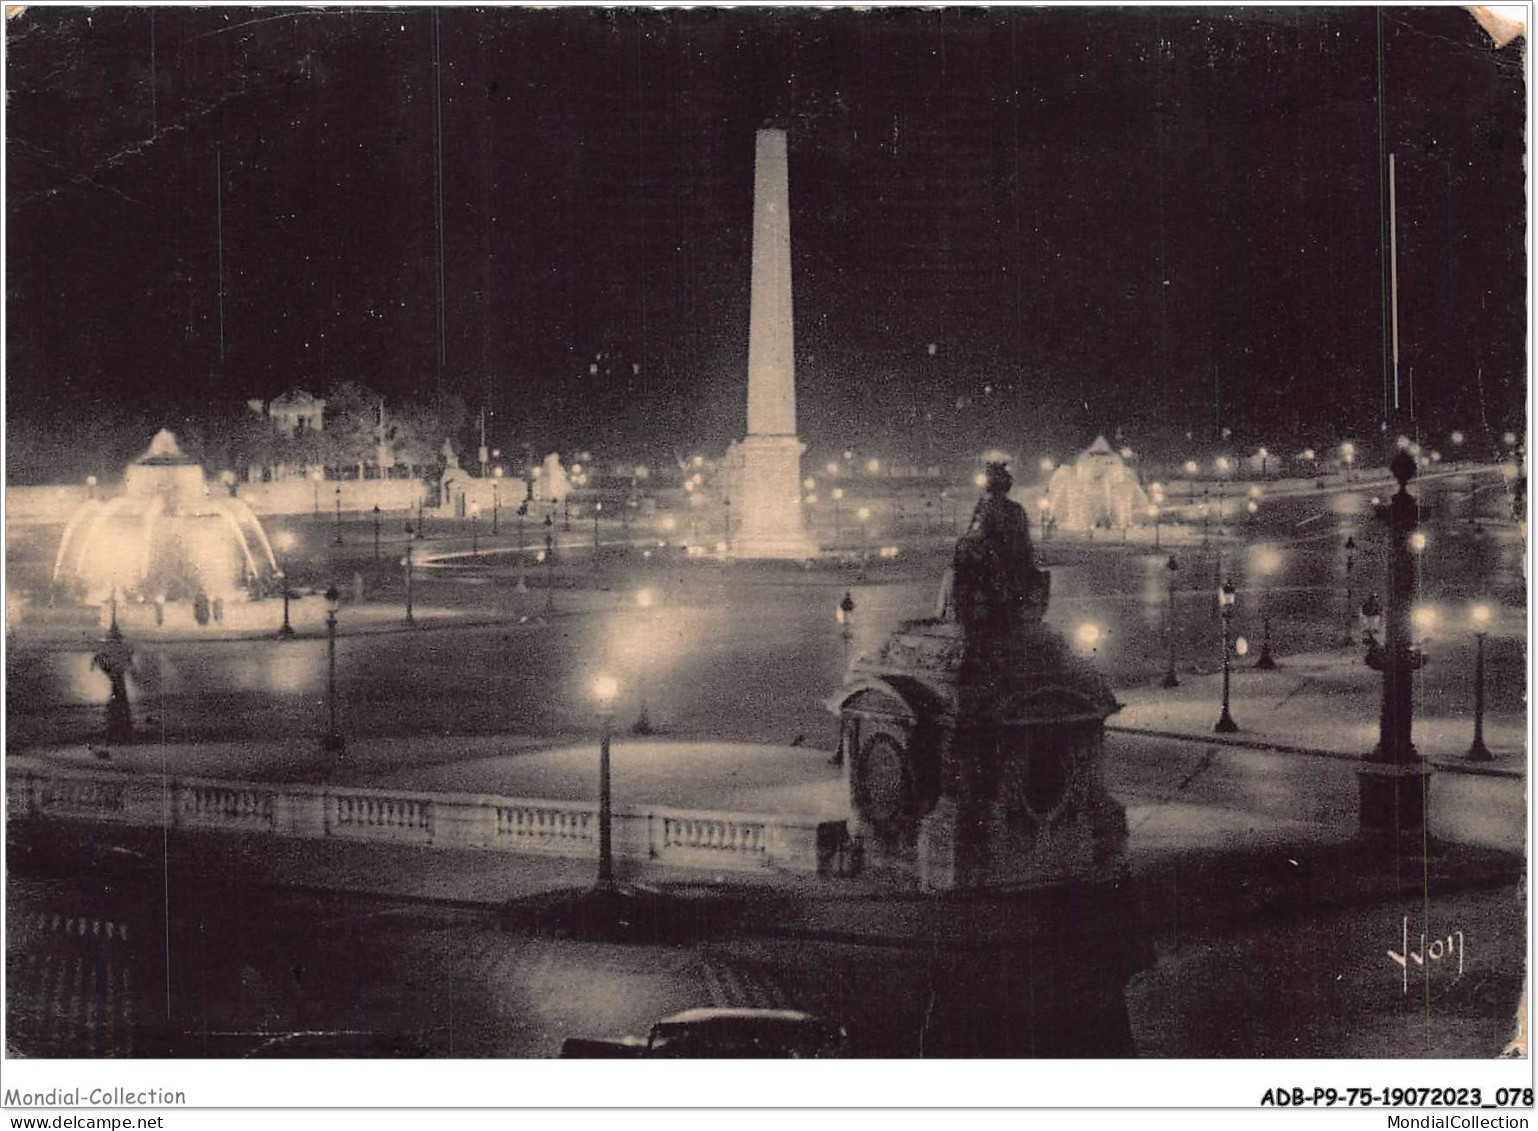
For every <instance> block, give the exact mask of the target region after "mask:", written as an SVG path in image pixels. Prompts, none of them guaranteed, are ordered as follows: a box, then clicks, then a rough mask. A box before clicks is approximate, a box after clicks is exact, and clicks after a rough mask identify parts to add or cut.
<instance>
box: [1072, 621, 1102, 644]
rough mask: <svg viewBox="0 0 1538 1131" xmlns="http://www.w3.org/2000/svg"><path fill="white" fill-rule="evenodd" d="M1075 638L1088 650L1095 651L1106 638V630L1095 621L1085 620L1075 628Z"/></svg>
mask: <svg viewBox="0 0 1538 1131" xmlns="http://www.w3.org/2000/svg"><path fill="white" fill-rule="evenodd" d="M1073 638H1074V640H1076V641H1078V644H1079V647H1080V648H1083V649H1084V650H1085V651H1086V652H1093V651H1094V650H1095V649H1096V648H1097V647H1099V645H1100V641H1101V640H1103V639H1104V638H1105V630H1104V629H1102V628H1101V627H1100V626H1099V625H1098V624H1095V623H1094V622H1093V621H1085V622H1084V623H1083V624H1081V625H1079V627H1078V628H1076V629H1074V630H1073Z"/></svg>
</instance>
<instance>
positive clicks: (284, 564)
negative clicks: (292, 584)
mask: <svg viewBox="0 0 1538 1131" xmlns="http://www.w3.org/2000/svg"><path fill="white" fill-rule="evenodd" d="M273 541H274V542H276V543H277V545H278V553H279V554H280V555H281V557H280V558H279V561H278V576H279V577H280V578H282V579H283V625H282V627H280V628H279V629H278V638H279V639H282V640H286V639H288V638H289V637H290V636H293V635H294V626H293V625H292V624H290V623H289V621H288V602H289V598H290V597H291V596H292V592H291V590H290V589H289V586H288V557H289V552H290V551H291V550H292V549H293V548H294V535H293V534H292V533H291V532H290V531H287V530H285V531H283V532H282V533H280V534H279V535H278V536H277V537H276V538H275V539H273Z"/></svg>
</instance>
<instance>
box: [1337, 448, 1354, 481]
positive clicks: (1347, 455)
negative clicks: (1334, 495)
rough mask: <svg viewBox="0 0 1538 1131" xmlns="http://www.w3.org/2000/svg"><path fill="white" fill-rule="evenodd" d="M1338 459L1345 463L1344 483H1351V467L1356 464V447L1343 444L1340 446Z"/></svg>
mask: <svg viewBox="0 0 1538 1131" xmlns="http://www.w3.org/2000/svg"><path fill="white" fill-rule="evenodd" d="M1340 457H1341V459H1343V460H1345V461H1346V482H1347V483H1350V482H1351V465H1352V464H1353V463H1355V462H1356V445H1355V444H1353V443H1350V442H1349V441H1348V442H1347V443H1344V444H1342V445H1341V446H1340Z"/></svg>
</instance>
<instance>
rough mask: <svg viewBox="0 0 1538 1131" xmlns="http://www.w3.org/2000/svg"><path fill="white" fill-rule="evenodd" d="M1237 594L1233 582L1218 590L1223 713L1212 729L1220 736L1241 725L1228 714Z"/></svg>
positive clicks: (1232, 731) (1226, 582) (1224, 584)
mask: <svg viewBox="0 0 1538 1131" xmlns="http://www.w3.org/2000/svg"><path fill="white" fill-rule="evenodd" d="M1236 599H1237V594H1236V593H1235V591H1234V583H1233V582H1232V581H1225V582H1223V587H1222V588H1221V589H1219V590H1218V609H1219V612H1220V615H1221V616H1222V620H1223V713H1222V714H1221V715H1219V716H1218V722H1217V725H1216V726H1215V727H1213V728H1212V729H1213V730H1215V731H1217V733H1218V734H1233V733H1234V732H1235V731H1236V730H1238V729H1239V724H1238V723H1236V722H1234V717H1233V715H1231V714H1229V713H1228V692H1229V686H1228V684H1229V669H1230V667H1231V665H1230V663H1229V658H1228V649H1229V636H1230V629H1231V628H1232V626H1233V619H1234V601H1235V600H1236Z"/></svg>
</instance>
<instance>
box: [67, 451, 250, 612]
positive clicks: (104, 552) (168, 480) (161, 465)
mask: <svg viewBox="0 0 1538 1131" xmlns="http://www.w3.org/2000/svg"><path fill="white" fill-rule="evenodd" d="M277 575H278V564H277V560H276V559H275V558H274V557H273V553H272V544H271V543H270V542H269V541H268V540H267V535H266V533H265V532H264V531H263V530H262V525H261V523H260V522H258V521H257V518H256V515H255V514H253V513H252V511H251V508H250V507H248V506H247V505H246V504H245V503H244V502H243V501H242V500H240V499H236V498H231V497H230V496H229V495H228V494H227V493H226V492H225V491H224V490H223V489H220V490H217V491H213V492H210V490H209V485H208V482H207V480H206V479H205V477H204V474H203V469H202V468H201V467H200V466H199V465H198V464H197V463H195V462H194V461H193V460H191V459H189V458H188V457H187V456H186V455H185V454H184V453H183V452H182V450H181V448H179V447H178V446H177V443H176V437H175V436H173V435H172V434H171V433H170V432H169V431H166V430H165V429H161V430H160V432H158V433H156V435H155V439H154V440H153V441H152V442H151V443H150V446H149V450H148V451H147V452H145V453H144V454H143V455H142V456H140V457H139V458H138V459H136V460H135V461H134V462H133V463H131V464H129V465H128V469H127V471H126V473H125V474H124V476H123V493H122V494H121V495H118V496H116V497H115V498H111V499H106V500H98V499H90V500H88V501H87V502H85V503H84V504H82V505H81V507H80V509H79V510H77V511H76V512H75V513H74V515H73V516H72V517H71V518H70V520H69V523H68V524H67V525H66V526H65V528H64V539H63V541H62V542H61V543H60V545H59V555H58V558H57V559H56V560H55V562H54V567H53V587H54V592H55V594H56V595H58V596H68V597H72V598H75V599H78V600H81V601H85V602H90V603H99V602H102V601H105V600H107V599H108V598H109V597H110V596H111V595H112V594H113V593H114V592H116V593H117V594H118V595H119V596H121V597H127V598H141V599H144V600H151V601H153V600H171V601H175V600H181V599H186V600H191V599H193V598H195V597H197V596H198V595H200V594H201V595H203V596H204V597H207V598H215V597H217V598H222V599H224V600H226V601H228V600H231V599H237V598H245V597H250V596H261V595H264V594H266V593H267V592H269V591H271V590H272V589H273V588H274V580H275V578H276V577H277Z"/></svg>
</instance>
